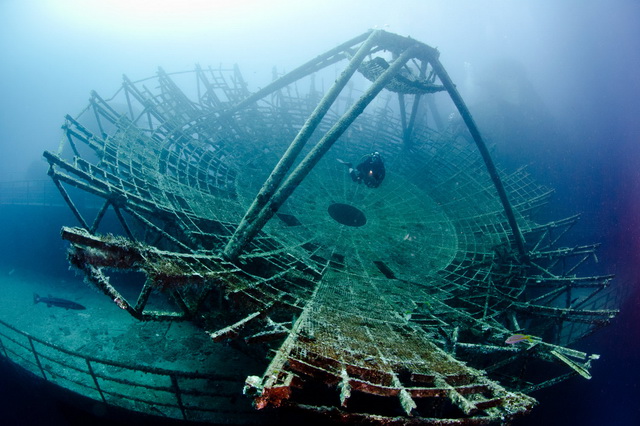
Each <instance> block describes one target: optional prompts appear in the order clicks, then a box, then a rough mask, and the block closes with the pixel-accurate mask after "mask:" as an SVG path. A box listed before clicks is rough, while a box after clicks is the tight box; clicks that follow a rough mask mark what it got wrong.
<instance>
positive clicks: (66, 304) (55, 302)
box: [33, 293, 87, 311]
mask: <svg viewBox="0 0 640 426" xmlns="http://www.w3.org/2000/svg"><path fill="white" fill-rule="evenodd" d="M38 302H42V303H46V304H47V307H48V308H50V307H52V306H58V307H59V308H65V309H75V310H78V311H82V310H85V309H87V308H85V307H84V306H82V305H81V304H79V303H76V302H72V301H71V300H67V299H59V298H57V297H51V296H49V297H40V296H38V295H37V294H36V293H33V304H34V305H35V304H36V303H38Z"/></svg>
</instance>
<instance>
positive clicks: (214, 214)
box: [45, 31, 616, 424]
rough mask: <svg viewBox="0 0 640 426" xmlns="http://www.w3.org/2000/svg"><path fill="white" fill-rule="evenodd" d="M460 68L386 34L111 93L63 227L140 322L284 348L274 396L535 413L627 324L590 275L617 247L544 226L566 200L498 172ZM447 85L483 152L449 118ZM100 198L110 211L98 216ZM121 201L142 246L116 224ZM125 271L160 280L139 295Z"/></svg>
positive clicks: (73, 164)
mask: <svg viewBox="0 0 640 426" xmlns="http://www.w3.org/2000/svg"><path fill="white" fill-rule="evenodd" d="M438 58H439V53H438V51H437V50H436V49H433V48H431V47H429V46H427V45H425V44H423V43H420V42H418V41H416V40H413V39H411V38H407V37H401V36H398V35H395V34H390V33H387V32H384V31H372V32H369V33H366V34H363V35H361V36H359V37H356V38H354V39H352V40H350V41H348V42H346V43H343V44H342V45H340V46H338V47H336V48H334V49H332V50H330V51H328V52H326V53H324V54H322V55H320V56H318V57H316V58H314V59H313V60H311V61H309V62H307V63H306V64H304V65H302V66H300V67H299V68H297V69H295V70H293V71H292V72H290V73H288V74H285V75H283V76H280V77H278V78H277V79H275V80H274V82H273V83H272V84H270V85H268V86H267V87H265V88H263V89H261V90H259V91H257V92H255V93H250V92H249V91H248V89H247V84H246V83H245V82H244V80H243V78H242V76H241V74H240V72H239V70H238V69H232V70H223V69H211V68H209V69H203V68H201V67H199V66H198V67H196V68H195V70H193V71H191V72H186V73H175V74H171V75H170V74H167V73H165V72H164V71H163V70H159V71H158V74H157V76H156V77H155V78H151V79H146V80H141V81H139V82H132V81H130V80H129V79H128V78H126V77H125V78H124V82H123V84H122V87H121V88H120V90H119V91H118V92H117V93H116V94H115V95H114V96H113V97H112V98H110V99H108V100H105V99H103V98H102V97H100V96H99V95H98V94H96V93H93V94H92V97H91V102H90V104H89V106H88V107H87V109H86V110H85V111H83V112H82V113H81V114H80V115H79V116H77V117H75V118H73V117H70V116H68V117H67V119H66V122H65V125H64V127H63V129H64V132H65V139H64V140H63V143H62V144H61V147H60V150H59V151H58V152H55V153H53V152H46V153H45V157H46V159H47V161H48V162H49V164H50V169H49V175H50V176H51V178H52V179H53V180H54V182H55V183H56V185H57V186H58V188H59V189H60V191H61V193H62V195H63V197H64V199H65V200H66V201H67V203H68V204H69V206H70V208H71V209H72V211H73V212H74V214H75V215H76V217H77V218H78V220H79V222H80V225H81V227H78V228H72V227H65V228H64V229H63V231H62V236H63V238H64V239H66V240H67V241H69V242H70V243H71V247H70V254H69V258H70V261H71V263H72V264H73V265H74V266H76V267H77V268H79V269H80V270H82V271H84V272H85V274H86V277H87V280H88V281H89V282H90V283H91V284H93V285H95V286H96V287H98V288H99V289H101V290H102V291H103V292H104V293H105V294H107V295H108V296H109V297H110V298H111V299H113V300H114V302H115V304H116V305H117V307H119V308H122V309H125V310H127V311H128V312H129V313H130V314H131V315H133V316H134V317H136V318H139V319H141V320H156V319H157V320H178V319H180V320H190V321H194V322H195V323H197V324H198V325H200V326H201V327H202V328H203V330H204V331H205V332H207V333H208V334H209V335H210V336H211V338H212V339H214V340H215V341H224V340H232V341H234V342H235V344H237V345H239V348H240V349H242V350H249V351H252V352H254V353H255V354H257V355H259V356H262V357H263V359H264V371H256V375H255V376H250V377H248V378H247V379H246V385H245V387H244V390H243V389H238V393H240V392H242V391H244V393H245V394H247V395H250V396H251V397H253V398H254V400H255V405H256V407H257V408H266V407H278V408H279V409H281V410H290V409H292V408H296V409H303V410H307V411H310V412H315V413H319V414H321V415H324V416H326V417H327V418H333V419H337V420H346V421H350V420H366V421H369V422H378V423H382V424H405V423H406V424H418V423H424V424H430V423H431V424H488V423H502V422H505V421H508V420H509V419H511V418H513V417H515V416H518V415H521V414H524V413H527V412H528V411H529V410H531V408H532V407H533V406H534V405H535V404H536V401H535V399H534V398H532V397H531V396H530V395H529V394H530V393H531V392H532V391H534V390H537V389H540V388H543V387H545V386H548V385H551V384H554V383H557V382H559V381H561V380H564V379H566V378H569V377H572V376H575V375H581V376H583V377H585V378H589V377H590V373H589V367H590V363H591V361H592V360H594V359H597V355H590V354H586V353H584V352H580V351H577V350H574V349H571V348H570V347H569V346H570V345H571V344H572V343H574V342H575V341H577V340H578V339H580V338H582V337H584V336H586V335H588V334H590V333H592V332H593V331H594V330H596V329H597V328H599V327H601V326H603V325H605V324H606V323H607V322H608V321H609V320H610V319H611V318H612V317H613V316H614V315H615V313H616V311H615V309H611V305H612V303H611V301H610V300H609V299H608V296H607V293H606V292H605V291H603V290H604V289H606V288H607V287H608V285H609V283H610V281H611V279H612V276H609V275H602V276H598V275H586V276H582V275H579V272H578V271H579V270H580V269H581V268H582V267H584V266H585V265H587V264H588V263H589V262H590V261H591V259H593V258H594V257H595V250H596V248H597V246H596V245H583V246H571V247H563V246H561V245H560V244H561V243H560V241H561V237H562V236H563V235H564V234H565V233H566V232H567V231H568V230H569V229H570V228H571V227H572V225H573V224H575V222H576V221H577V219H578V218H577V216H576V217H570V218H567V219H562V220H556V221H550V222H543V223H540V222H538V221H537V219H536V215H537V213H538V212H539V210H541V209H543V208H544V205H545V203H546V201H547V199H548V197H549V195H550V194H551V191H549V190H547V189H545V188H543V187H541V186H539V185H537V184H535V183H534V182H533V181H532V179H531V178H530V177H529V176H528V175H527V174H526V171H525V170H524V169H521V170H517V171H516V172H514V173H510V174H507V173H504V172H502V171H500V170H499V169H498V168H497V167H496V166H495V165H494V164H493V161H492V160H491V156H490V155H489V151H488V149H487V147H486V145H485V142H484V141H483V139H482V136H481V133H480V131H479V130H478V128H477V126H476V125H475V122H474V121H473V118H472V117H471V114H470V112H469V110H468V108H467V107H466V105H465V104H464V102H463V100H462V98H461V97H460V95H459V93H458V92H457V90H456V88H455V86H454V84H453V82H452V81H451V79H450V78H449V76H448V75H447V73H446V71H445V70H444V67H443V66H442V64H441V63H440V62H439V59H438ZM325 79H326V80H325ZM319 81H322V82H323V85H324V82H325V81H327V82H329V83H327V85H328V86H329V89H328V90H326V91H319V90H317V89H316V87H317V86H318V82H319ZM445 92H446V93H445ZM447 94H448V95H449V97H450V98H451V99H452V100H453V105H454V106H455V107H456V108H457V109H458V111H459V112H460V114H461V116H462V118H463V121H464V123H465V124H466V126H467V130H468V131H469V132H470V135H471V138H472V141H473V142H475V144H472V143H469V141H468V137H467V136H468V135H467V134H466V133H464V132H466V131H467V130H464V131H463V132H461V131H453V130H440V131H436V130H435V129H433V128H432V127H431V126H430V123H431V122H432V121H433V122H436V123H438V122H442V120H440V118H439V117H438V112H437V109H436V108H435V105H436V104H435V102H434V97H440V98H438V99H439V100H442V99H443V98H444V97H446V95H447ZM391 100H394V103H391V102H390V101H391ZM395 102H397V104H396V103H395ZM396 105H397V106H396ZM407 112H409V113H407ZM373 151H378V152H380V153H381V154H382V156H383V157H384V159H385V167H386V177H385V180H384V182H383V183H382V184H381V185H380V186H379V187H377V188H368V187H366V186H365V185H358V184H357V183H354V182H353V180H352V179H351V177H350V176H349V173H348V171H347V169H346V167H345V163H348V162H350V161H357V159H358V158H360V157H362V155H365V154H367V153H370V152H373ZM78 189H79V190H80V191H79V192H82V193H88V194H90V195H91V196H93V197H94V198H95V199H96V200H98V201H99V205H100V207H99V208H97V209H93V210H91V209H85V211H83V210H82V209H81V208H79V207H78V206H77V205H76V204H75V203H74V202H73V199H74V194H73V192H74V191H75V192H78V191H77V190H78ZM76 195H77V194H76ZM332 206H333V207H332ZM335 206H347V208H345V209H343V210H342V211H341V215H344V214H348V212H356V213H357V215H358V217H357V219H358V223H359V226H347V225H345V224H344V220H343V219H342V216H341V220H339V221H338V220H336V219H335V214H333V215H332V214H330V213H329V211H330V209H331V208H333V209H334V210H335V208H336V207H335ZM111 211H113V213H114V214H115V216H114V217H115V218H117V220H118V221H119V223H120V224H121V228H122V232H121V235H120V236H113V235H110V234H104V233H102V232H101V226H102V223H103V221H104V220H105V219H104V218H105V215H106V214H107V212H111ZM334 213H335V212H334ZM89 214H92V215H93V217H94V219H93V220H89V219H88V218H89ZM123 271H124V272H127V271H136V272H142V273H143V275H144V277H145V278H144V280H143V282H141V283H139V287H138V288H139V291H138V292H137V293H136V294H137V295H136V296H135V297H133V298H132V297H131V296H130V295H129V296H125V295H124V294H123V291H122V290H121V289H120V288H118V285H117V284H116V283H114V282H113V279H112V277H113V275H114V274H117V273H120V272H123ZM128 291H130V287H129V288H128ZM157 294H160V295H163V296H164V297H165V298H166V299H167V301H168V304H169V305H170V306H171V307H172V308H171V309H168V308H167V307H166V305H165V306H164V307H163V308H162V309H160V308H157V307H154V306H152V304H151V303H150V302H149V301H150V297H151V295H157ZM514 335H522V336H529V337H531V336H535V338H529V339H521V340H525V341H523V342H521V343H519V344H510V343H511V342H510V341H509V340H508V339H510V338H512V337H510V336H514ZM505 340H507V342H506V343H505Z"/></svg>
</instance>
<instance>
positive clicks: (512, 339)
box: [504, 334, 533, 345]
mask: <svg viewBox="0 0 640 426" xmlns="http://www.w3.org/2000/svg"><path fill="white" fill-rule="evenodd" d="M532 338H533V336H529V335H528V334H514V335H511V336H509V337H508V338H507V340H505V341H504V342H505V343H506V344H508V345H514V344H516V343H520V342H524V341H525V340H528V341H529V342H531V341H532V340H531V339H532Z"/></svg>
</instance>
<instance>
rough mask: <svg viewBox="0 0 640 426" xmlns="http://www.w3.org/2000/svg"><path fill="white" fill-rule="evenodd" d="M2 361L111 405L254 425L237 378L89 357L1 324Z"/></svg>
mask: <svg viewBox="0 0 640 426" xmlns="http://www.w3.org/2000/svg"><path fill="white" fill-rule="evenodd" d="M0 356H3V357H5V358H7V359H8V360H9V361H11V362H12V363H14V364H17V365H18V366H20V367H22V368H24V369H26V370H28V371H30V372H31V373H33V374H35V375H36V376H38V377H41V378H42V379H44V380H46V381H48V382H51V383H54V384H56V385H58V386H61V387H63V388H66V389H69V390H71V391H73V392H76V393H79V394H81V395H83V396H86V397H89V398H92V399H94V400H98V401H102V402H104V403H105V404H108V405H114V406H119V407H123V408H126V409H130V410H134V411H138V412H143V413H146V414H151V415H157V416H162V417H170V418H175V419H182V420H189V421H206V422H215V423H221V424H222V423H232V424H238V423H247V422H252V421H255V420H256V416H257V412H256V411H255V410H253V409H252V407H251V405H250V401H249V400H248V399H244V398H242V397H240V398H238V396H239V395H238V394H239V393H240V390H241V389H242V386H243V384H244V382H243V377H239V376H237V375H235V376H232V375H226V374H215V373H201V372H190V371H179V370H171V369H165V368H158V367H154V366H147V365H136V364H131V363H125V362H118V361H112V360H107V359H103V358H99V357H95V356H89V355H85V354H82V353H79V352H77V351H72V350H69V349H65V348H63V347H60V346H58V345H55V344H52V343H49V342H46V341H44V340H42V339H40V338H37V337H35V336H32V335H30V334H28V333H26V332H24V331H22V330H19V329H18V328H16V327H14V326H12V325H10V324H8V323H6V322H4V321H2V320H0Z"/></svg>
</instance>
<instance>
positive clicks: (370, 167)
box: [344, 152, 385, 188]
mask: <svg viewBox="0 0 640 426" xmlns="http://www.w3.org/2000/svg"><path fill="white" fill-rule="evenodd" d="M344 164H346V165H347V166H349V175H350V176H351V179H353V181H354V182H357V183H364V184H365V185H367V186H368V187H369V188H377V187H379V186H380V184H381V183H382V181H383V180H384V175H385V168H384V161H383V160H382V156H381V155H380V154H379V153H378V152H372V153H371V154H367V155H365V156H364V157H362V158H361V159H360V163H359V164H358V165H357V166H356V168H355V169H354V168H353V167H352V165H351V163H344Z"/></svg>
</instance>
